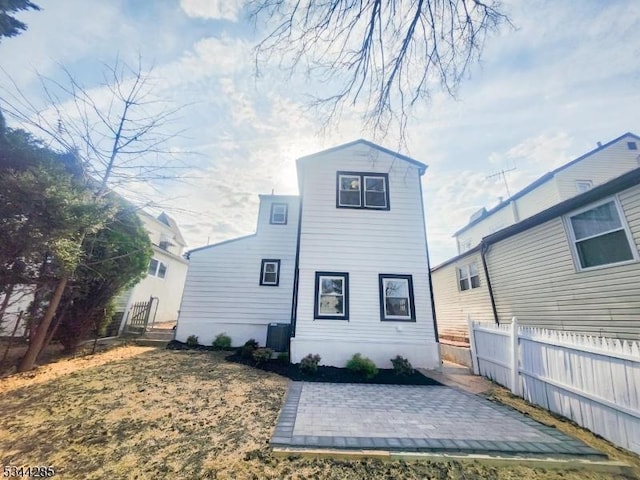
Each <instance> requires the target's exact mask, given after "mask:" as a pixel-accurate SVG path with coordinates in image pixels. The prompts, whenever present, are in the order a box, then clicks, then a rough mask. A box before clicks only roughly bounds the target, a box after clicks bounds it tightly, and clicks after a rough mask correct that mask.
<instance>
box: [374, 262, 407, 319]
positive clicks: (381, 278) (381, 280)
mask: <svg viewBox="0 0 640 480" xmlns="http://www.w3.org/2000/svg"><path fill="white" fill-rule="evenodd" d="M385 279H400V280H407V283H408V288H409V309H410V312H409V313H410V315H409V316H408V317H407V318H388V317H387V315H386V313H385V300H386V297H385V295H384V280H385ZM378 289H379V290H378V293H379V296H380V321H381V322H414V323H415V322H416V302H415V295H414V292H413V275H406V274H398V273H380V274H378Z"/></svg>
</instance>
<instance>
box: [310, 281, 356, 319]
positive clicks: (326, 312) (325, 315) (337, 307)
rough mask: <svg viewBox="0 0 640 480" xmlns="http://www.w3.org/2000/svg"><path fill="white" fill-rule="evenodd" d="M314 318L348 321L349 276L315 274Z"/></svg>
mask: <svg viewBox="0 0 640 480" xmlns="http://www.w3.org/2000/svg"><path fill="white" fill-rule="evenodd" d="M314 317H315V318H317V319H333V320H348V319H349V274H348V273H336V272H316V295H315V308H314Z"/></svg>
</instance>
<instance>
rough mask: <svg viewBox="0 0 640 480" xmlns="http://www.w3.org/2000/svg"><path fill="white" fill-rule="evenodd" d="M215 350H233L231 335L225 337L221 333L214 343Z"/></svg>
mask: <svg viewBox="0 0 640 480" xmlns="http://www.w3.org/2000/svg"><path fill="white" fill-rule="evenodd" d="M212 345H213V348H217V349H219V350H226V349H228V348H231V337H230V336H229V335H225V334H224V333H219V334H218V335H216V338H215V340H214V341H213V343H212Z"/></svg>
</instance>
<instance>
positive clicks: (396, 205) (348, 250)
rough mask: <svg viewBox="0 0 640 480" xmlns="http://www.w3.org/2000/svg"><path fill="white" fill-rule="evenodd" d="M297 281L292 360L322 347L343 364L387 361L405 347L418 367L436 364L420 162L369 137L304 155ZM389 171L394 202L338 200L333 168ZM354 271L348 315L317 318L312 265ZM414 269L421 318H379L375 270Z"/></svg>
mask: <svg viewBox="0 0 640 480" xmlns="http://www.w3.org/2000/svg"><path fill="white" fill-rule="evenodd" d="M299 168H300V169H301V179H302V180H301V186H302V188H301V192H302V194H303V206H302V223H301V237H300V259H299V284H298V302H297V319H296V332H295V337H294V338H292V339H291V361H292V362H294V363H296V362H299V361H300V360H301V359H302V357H304V356H305V355H307V354H309V353H318V354H320V356H321V357H322V361H321V364H324V365H333V366H338V367H344V365H345V363H346V362H347V360H348V359H349V358H351V356H352V355H353V354H355V353H358V352H359V353H361V354H363V355H365V356H367V357H369V358H371V359H372V360H373V361H374V362H375V363H376V365H377V366H378V367H382V368H389V367H390V366H391V363H390V359H391V358H392V357H395V356H396V355H402V356H404V357H406V358H408V359H409V360H410V362H411V363H412V364H413V365H414V366H416V367H425V368H438V367H439V366H440V358H439V351H438V345H437V343H436V338H435V334H434V326H433V315H432V307H431V301H430V292H429V289H430V285H429V276H428V274H429V272H428V267H427V250H426V240H425V224H424V215H423V212H422V208H421V202H422V198H421V192H420V176H419V173H418V170H417V168H416V166H414V165H412V164H410V163H408V162H405V161H403V160H400V159H397V158H394V157H392V156H389V155H387V154H385V153H383V152H381V151H378V150H375V149H372V148H370V147H368V146H366V145H355V146H351V147H348V148H345V149H341V150H338V151H334V152H327V153H325V154H319V155H317V156H316V157H314V158H311V159H305V160H304V161H303V163H302V164H300V163H299ZM338 171H354V172H381V173H388V174H389V203H390V210H388V211H381V210H366V209H346V208H336V172H338ZM318 271H325V272H348V273H349V298H348V302H349V320H348V321H345V320H314V301H315V273H316V272H318ZM380 273H388V274H406V275H408V274H410V275H412V279H413V288H414V297H415V309H416V318H417V321H416V322H392V321H391V322H389V321H381V320H380V297H379V286H378V274H380Z"/></svg>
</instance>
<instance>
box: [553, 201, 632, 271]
mask: <svg viewBox="0 0 640 480" xmlns="http://www.w3.org/2000/svg"><path fill="white" fill-rule="evenodd" d="M620 212H621V209H620V206H619V205H618V202H617V201H616V200H615V199H609V200H605V201H604V202H600V203H599V204H596V205H595V206H590V207H587V208H583V209H582V210H579V211H577V212H576V213H573V214H569V215H568V216H567V217H566V224H567V226H568V229H569V235H570V237H571V243H572V246H573V252H574V255H575V257H576V265H577V266H578V268H579V269H580V270H581V269H585V268H591V267H598V266H600V265H611V264H616V263H621V262H628V261H630V260H634V259H636V258H637V253H636V250H635V247H634V245H633V242H632V241H631V235H630V234H629V230H628V228H627V226H626V224H625V223H624V221H623V218H622V215H621V213H620Z"/></svg>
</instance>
